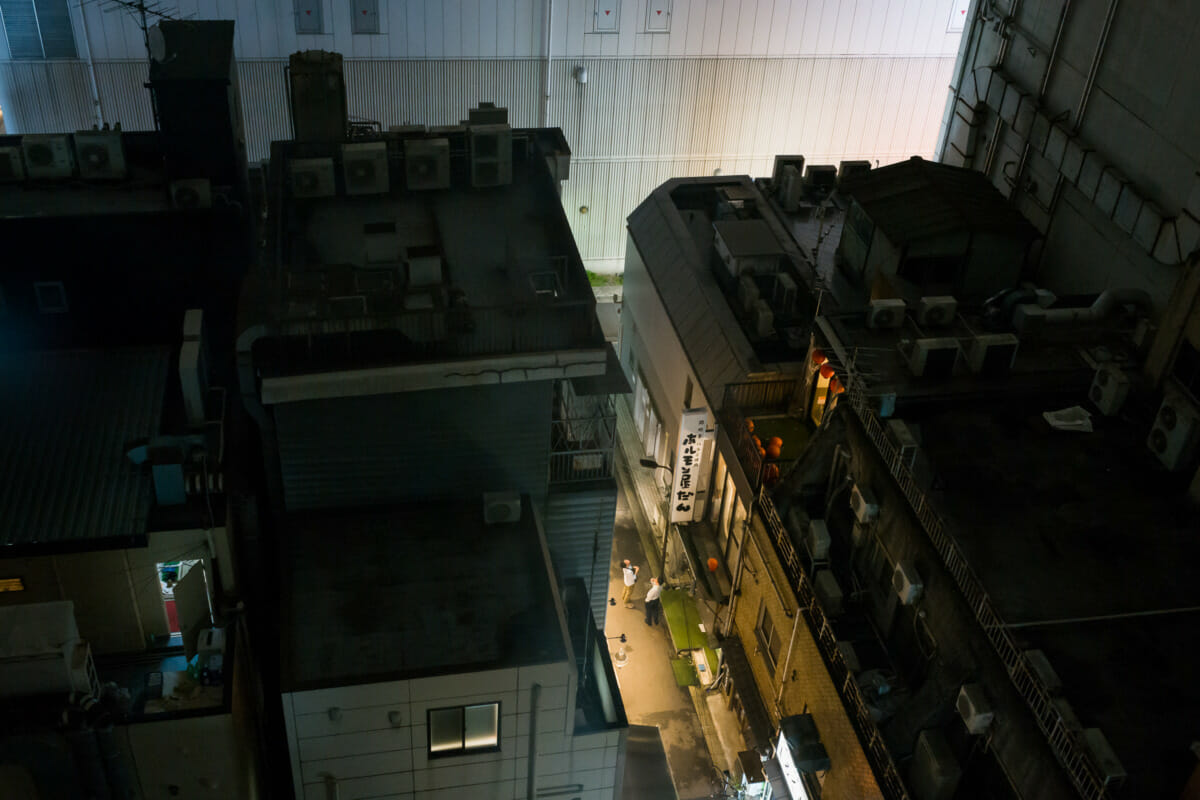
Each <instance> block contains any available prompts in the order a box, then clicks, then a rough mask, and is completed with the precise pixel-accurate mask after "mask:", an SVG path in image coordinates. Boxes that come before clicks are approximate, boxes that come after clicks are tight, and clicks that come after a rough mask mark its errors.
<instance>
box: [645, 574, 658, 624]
mask: <svg viewBox="0 0 1200 800" xmlns="http://www.w3.org/2000/svg"><path fill="white" fill-rule="evenodd" d="M661 594H662V584H660V583H659V581H658V578H651V579H650V588H649V589H648V590H647V591H646V624H647V625H657V624H658V621H659V620H660V619H662V600H659V599H658V597H659V595H661Z"/></svg>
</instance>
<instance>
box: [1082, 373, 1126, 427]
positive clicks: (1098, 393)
mask: <svg viewBox="0 0 1200 800" xmlns="http://www.w3.org/2000/svg"><path fill="white" fill-rule="evenodd" d="M1129 386H1130V383H1129V378H1128V376H1126V375H1125V373H1124V372H1123V371H1122V370H1121V368H1120V367H1118V366H1117V365H1116V364H1101V365H1100V368H1099V369H1098V370H1096V375H1095V377H1093V378H1092V388H1091V389H1089V390H1088V397H1089V398H1091V401H1092V402H1093V403H1095V405H1096V408H1098V409H1100V413H1101V414H1103V415H1104V416H1106V417H1111V416H1114V415H1115V414H1116V413H1117V412H1119V411H1120V410H1121V406H1123V405H1124V404H1125V398H1126V397H1128V396H1129Z"/></svg>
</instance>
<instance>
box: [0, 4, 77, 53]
mask: <svg viewBox="0 0 1200 800" xmlns="http://www.w3.org/2000/svg"><path fill="white" fill-rule="evenodd" d="M0 16H3V18H4V35H5V37H6V38H7V39H8V49H9V52H10V53H11V55H12V58H13V59H14V60H19V59H39V60H40V59H43V58H76V57H77V56H78V54H77V53H76V51H75V33H74V31H73V30H72V29H71V15H70V12H68V11H67V0H0Z"/></svg>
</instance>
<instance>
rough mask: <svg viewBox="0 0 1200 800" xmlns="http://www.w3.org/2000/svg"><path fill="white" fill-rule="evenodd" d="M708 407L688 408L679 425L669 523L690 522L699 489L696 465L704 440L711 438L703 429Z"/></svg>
mask: <svg viewBox="0 0 1200 800" xmlns="http://www.w3.org/2000/svg"><path fill="white" fill-rule="evenodd" d="M707 421H708V409H706V408H689V409H688V410H687V411H685V412H683V418H682V420H681V421H680V425H679V450H678V451H677V453H676V456H675V481H674V484H673V485H672V491H671V522H691V521H692V518H693V514H694V511H693V509H695V507H696V492H697V491H699V489H700V465H701V462H702V461H703V456H704V445H705V442H707V441H709V440H711V439H712V438H713V433H714V431H715V429H714V430H708V429H707V425H706V423H707Z"/></svg>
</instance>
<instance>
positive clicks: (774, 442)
mask: <svg viewBox="0 0 1200 800" xmlns="http://www.w3.org/2000/svg"><path fill="white" fill-rule="evenodd" d="M772 447H779V448H782V447H783V439H781V438H779V437H778V436H772V437H771V441H769V442H767V448H768V449H770V448H772Z"/></svg>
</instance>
